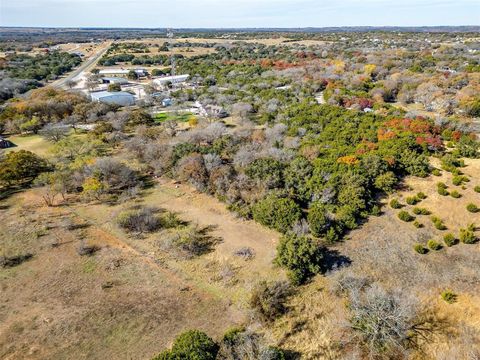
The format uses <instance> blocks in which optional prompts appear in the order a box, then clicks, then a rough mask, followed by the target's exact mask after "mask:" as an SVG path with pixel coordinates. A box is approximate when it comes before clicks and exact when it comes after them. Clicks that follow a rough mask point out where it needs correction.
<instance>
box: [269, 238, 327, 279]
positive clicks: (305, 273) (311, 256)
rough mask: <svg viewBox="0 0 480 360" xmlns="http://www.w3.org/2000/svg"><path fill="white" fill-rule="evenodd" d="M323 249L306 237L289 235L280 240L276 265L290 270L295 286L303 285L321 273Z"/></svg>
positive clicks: (290, 276) (289, 273)
mask: <svg viewBox="0 0 480 360" xmlns="http://www.w3.org/2000/svg"><path fill="white" fill-rule="evenodd" d="M322 260H323V249H322V248H321V247H320V245H319V243H318V242H316V241H314V240H312V239H310V238H307V237H305V236H296V235H293V234H288V235H285V236H283V237H282V238H281V239H280V243H279V244H278V247H277V256H276V258H275V263H276V264H277V265H279V266H282V267H284V268H286V269H287V270H288V276H289V278H290V279H291V281H292V282H293V283H294V284H301V283H303V282H305V281H306V280H307V279H308V278H310V277H311V276H313V275H315V274H317V273H319V272H320V271H321V263H322Z"/></svg>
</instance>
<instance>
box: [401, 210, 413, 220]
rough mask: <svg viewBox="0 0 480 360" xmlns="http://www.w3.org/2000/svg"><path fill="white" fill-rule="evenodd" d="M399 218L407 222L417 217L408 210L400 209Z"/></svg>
mask: <svg viewBox="0 0 480 360" xmlns="http://www.w3.org/2000/svg"><path fill="white" fill-rule="evenodd" d="M398 218H399V219H400V220H402V221H405V222H410V221H413V220H415V217H414V216H412V215H410V214H409V213H408V212H407V211H400V212H399V213H398Z"/></svg>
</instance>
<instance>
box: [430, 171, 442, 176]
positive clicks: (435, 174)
mask: <svg viewBox="0 0 480 360" xmlns="http://www.w3.org/2000/svg"><path fill="white" fill-rule="evenodd" d="M432 174H433V175H434V176H441V175H442V172H441V171H440V170H439V169H433V170H432Z"/></svg>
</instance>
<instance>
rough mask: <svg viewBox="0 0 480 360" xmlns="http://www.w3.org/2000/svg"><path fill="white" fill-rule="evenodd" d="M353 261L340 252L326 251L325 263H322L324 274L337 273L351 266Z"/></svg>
mask: <svg viewBox="0 0 480 360" xmlns="http://www.w3.org/2000/svg"><path fill="white" fill-rule="evenodd" d="M351 263H352V260H351V259H350V258H349V257H348V256H345V255H342V254H340V253H339V252H338V250H333V249H328V248H327V249H325V250H324V252H323V261H322V263H321V272H322V274H325V273H328V272H330V271H335V270H338V269H341V268H343V267H346V266H350V264H351Z"/></svg>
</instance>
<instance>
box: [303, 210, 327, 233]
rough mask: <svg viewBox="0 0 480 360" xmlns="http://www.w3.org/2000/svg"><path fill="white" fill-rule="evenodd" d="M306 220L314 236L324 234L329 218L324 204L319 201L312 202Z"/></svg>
mask: <svg viewBox="0 0 480 360" xmlns="http://www.w3.org/2000/svg"><path fill="white" fill-rule="evenodd" d="M307 221H308V225H309V228H310V231H311V232H312V234H313V235H315V236H321V235H323V234H325V233H326V232H327V230H328V229H329V227H330V219H329V217H328V214H327V212H326V210H325V206H324V205H323V204H321V203H320V202H314V203H312V205H311V206H310V208H309V210H308V215H307Z"/></svg>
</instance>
